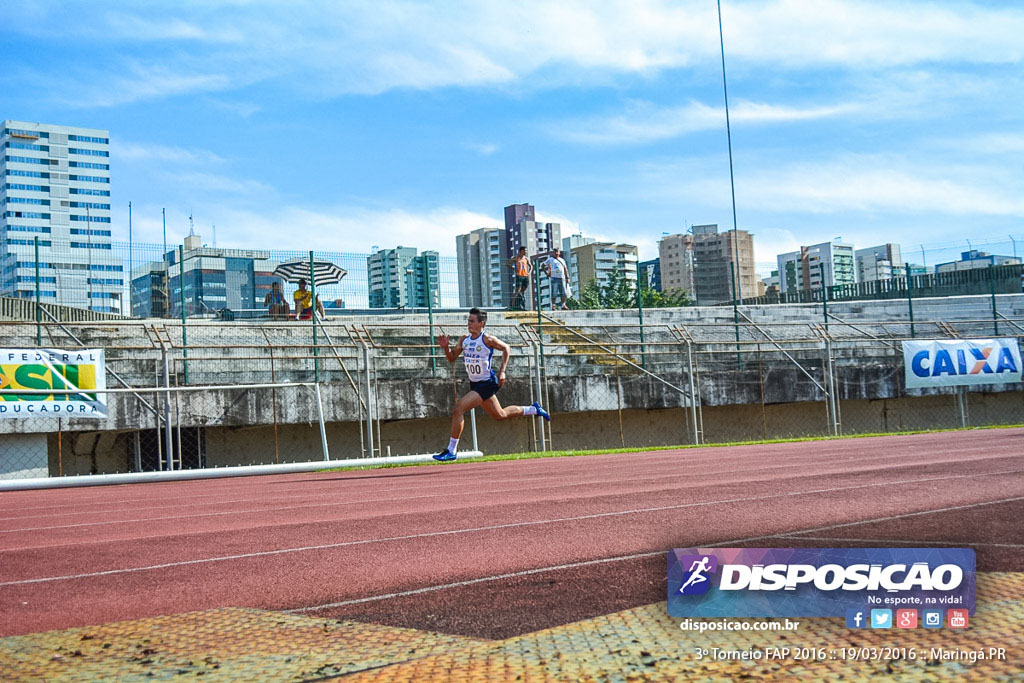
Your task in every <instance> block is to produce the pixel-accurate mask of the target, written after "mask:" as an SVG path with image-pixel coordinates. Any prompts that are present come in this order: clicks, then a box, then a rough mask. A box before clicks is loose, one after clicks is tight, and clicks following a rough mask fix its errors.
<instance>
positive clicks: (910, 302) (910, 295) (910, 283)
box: [907, 263, 917, 337]
mask: <svg viewBox="0 0 1024 683" xmlns="http://www.w3.org/2000/svg"><path fill="white" fill-rule="evenodd" d="M913 289H914V278H913V276H912V275H911V274H910V264H909V263H908V264H907V311H908V313H909V314H910V336H911V337H916V336H917V335H915V334H914V292H913Z"/></svg>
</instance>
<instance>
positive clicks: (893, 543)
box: [776, 533, 1024, 548]
mask: <svg viewBox="0 0 1024 683" xmlns="http://www.w3.org/2000/svg"><path fill="white" fill-rule="evenodd" d="M776 538H784V539H787V540H792V541H830V542H833V541H834V542H844V543H878V544H881V545H882V546H884V547H886V548H896V547H899V544H900V543H912V544H914V545H948V546H951V547H954V548H974V547H978V548H982V547H984V548H1024V544H1021V543H978V542H976V541H910V540H907V539H905V538H845V537H842V536H840V537H839V538H832V537H828V536H797V535H795V534H792V533H788V534H780V535H779V536H777V537H776Z"/></svg>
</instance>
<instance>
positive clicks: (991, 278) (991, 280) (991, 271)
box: [988, 263, 999, 337]
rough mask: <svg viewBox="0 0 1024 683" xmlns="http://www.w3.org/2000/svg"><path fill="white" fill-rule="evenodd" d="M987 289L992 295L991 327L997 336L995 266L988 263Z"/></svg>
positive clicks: (997, 317) (997, 315)
mask: <svg viewBox="0 0 1024 683" xmlns="http://www.w3.org/2000/svg"><path fill="white" fill-rule="evenodd" d="M988 291H989V293H990V294H991V295H992V327H993V328H994V331H995V334H996V336H997V337H998V336H999V313H998V311H997V310H996V275H995V268H994V267H993V266H992V264H991V263H990V264H988Z"/></svg>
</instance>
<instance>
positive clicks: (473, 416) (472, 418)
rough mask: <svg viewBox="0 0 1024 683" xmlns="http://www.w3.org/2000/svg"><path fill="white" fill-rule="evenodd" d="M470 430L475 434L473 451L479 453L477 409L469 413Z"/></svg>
mask: <svg viewBox="0 0 1024 683" xmlns="http://www.w3.org/2000/svg"><path fill="white" fill-rule="evenodd" d="M469 429H470V432H471V433H472V434H473V450H474V451H478V450H480V446H479V445H478V444H477V440H476V408H473V410H471V411H469Z"/></svg>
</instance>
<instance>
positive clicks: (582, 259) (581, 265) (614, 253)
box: [541, 242, 639, 298]
mask: <svg viewBox="0 0 1024 683" xmlns="http://www.w3.org/2000/svg"><path fill="white" fill-rule="evenodd" d="M566 260H567V261H569V263H568V265H569V273H570V275H571V280H570V282H571V285H572V290H573V296H575V297H579V293H580V291H582V289H583V287H585V286H586V285H587V284H588V283H590V281H591V280H594V281H596V282H597V285H598V287H603V286H605V285H606V284H607V283H608V279H609V278H610V277H611V274H612V272H613V271H615V270H618V271H619V272H620V273H621V274H622V275H623V276H624V277H625V278H626V279H627V280H629V281H630V282H632V283H633V286H634V287H635V286H636V281H637V269H636V267H637V261H638V260H639V259H638V258H637V249H636V246H634V245H632V244H614V243H612V242H592V243H590V244H584V245H581V246H578V247H575V248H574V249H573V250H572V251H571V252H570V253H569V255H568V258H567V259H566ZM541 296H542V298H543V291H542V292H541Z"/></svg>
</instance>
